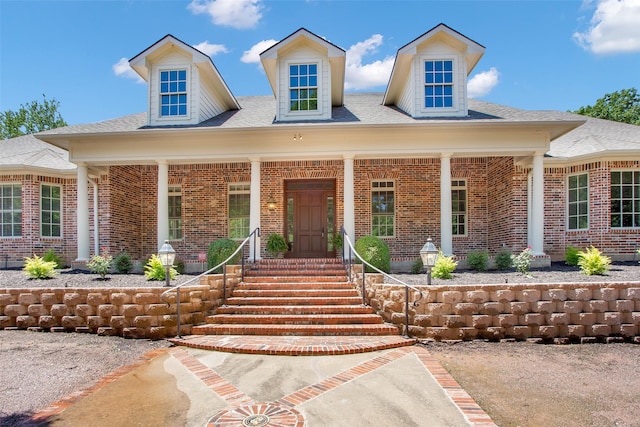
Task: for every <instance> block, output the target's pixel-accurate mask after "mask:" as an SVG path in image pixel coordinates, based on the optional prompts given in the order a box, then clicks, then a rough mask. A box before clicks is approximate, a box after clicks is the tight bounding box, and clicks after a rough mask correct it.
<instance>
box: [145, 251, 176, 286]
mask: <svg viewBox="0 0 640 427" xmlns="http://www.w3.org/2000/svg"><path fill="white" fill-rule="evenodd" d="M177 275H178V272H177V271H176V269H175V268H173V267H171V268H170V269H169V277H170V278H171V280H173V279H175V278H176V276H177ZM144 277H146V278H147V280H165V279H166V277H167V269H166V268H164V265H162V261H160V258H159V257H158V256H157V255H156V254H153V255H151V258H149V261H148V262H147V265H145V266H144Z"/></svg>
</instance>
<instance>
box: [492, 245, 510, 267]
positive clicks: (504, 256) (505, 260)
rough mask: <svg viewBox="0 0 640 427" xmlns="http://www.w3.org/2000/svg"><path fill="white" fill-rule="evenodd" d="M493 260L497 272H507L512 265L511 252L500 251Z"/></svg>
mask: <svg viewBox="0 0 640 427" xmlns="http://www.w3.org/2000/svg"><path fill="white" fill-rule="evenodd" d="M493 260H494V262H495V263H496V268H497V269H498V270H508V269H510V268H511V266H512V265H513V259H512V258H511V252H510V251H508V250H506V249H502V250H501V251H500V252H498V253H497V254H496V256H495V257H494V258H493Z"/></svg>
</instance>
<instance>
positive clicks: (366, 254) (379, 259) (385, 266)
mask: <svg viewBox="0 0 640 427" xmlns="http://www.w3.org/2000/svg"><path fill="white" fill-rule="evenodd" d="M354 248H355V250H356V252H357V253H358V254H359V255H360V256H361V257H362V258H363V259H364V260H365V261H366V262H368V263H369V264H371V265H373V266H374V267H376V268H377V269H379V270H381V271H384V272H385V273H388V272H389V271H391V255H390V254H389V246H387V244H386V243H385V242H384V240H382V239H381V238H379V237H376V236H362V237H361V238H359V239H358V240H357V241H356V244H355V246H354ZM356 262H357V263H361V261H360V259H357V260H356ZM365 271H367V272H369V273H373V272H374V271H375V270H373V269H372V268H371V267H369V266H366V269H365Z"/></svg>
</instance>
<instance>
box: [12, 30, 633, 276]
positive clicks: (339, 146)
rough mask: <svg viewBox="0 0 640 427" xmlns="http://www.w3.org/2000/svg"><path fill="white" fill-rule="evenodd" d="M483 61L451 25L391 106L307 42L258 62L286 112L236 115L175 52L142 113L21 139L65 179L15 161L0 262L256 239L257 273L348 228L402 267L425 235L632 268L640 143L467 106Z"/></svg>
mask: <svg viewBox="0 0 640 427" xmlns="http://www.w3.org/2000/svg"><path fill="white" fill-rule="evenodd" d="M484 50H485V48H484V47H483V46H482V45H480V44H478V43H476V42H475V41H473V40H471V39H469V38H467V37H465V36H464V35H462V34H460V33H458V32H457V31H455V30H453V29H451V28H449V27H448V26H446V25H444V24H440V25H438V26H436V27H434V28H432V29H431V30H429V31H427V32H426V33H424V34H422V35H420V36H419V37H417V38H416V39H415V40H413V41H411V42H409V43H408V44H406V45H405V46H403V47H402V48H400V49H399V50H398V52H397V55H396V59H395V64H394V68H393V71H392V74H391V77H390V80H389V83H388V86H387V88H386V90H385V92H384V93H345V92H344V76H345V66H346V65H345V51H344V50H343V49H341V48H340V47H338V46H336V45H334V44H332V43H329V42H327V41H326V40H324V39H322V38H320V37H318V36H317V35H315V34H313V33H312V32H310V31H308V30H306V29H299V30H298V31H296V32H294V33H292V34H291V35H289V36H287V37H286V38H284V39H283V40H281V41H280V42H279V43H277V44H276V45H274V46H272V47H271V48H269V49H267V50H266V51H264V52H263V53H262V54H261V61H262V65H263V67H264V70H265V74H266V78H267V79H268V81H269V83H270V85H271V88H272V90H273V94H274V96H250V97H236V96H234V95H233V93H232V91H231V89H230V88H229V87H228V86H227V85H226V83H225V81H224V79H223V77H222V75H221V74H220V73H219V71H218V70H217V68H216V67H215V65H214V64H213V62H212V61H211V59H210V58H209V57H208V56H206V55H205V54H203V53H202V52H200V51H198V50H197V49H195V48H193V47H191V46H189V45H187V44H185V43H183V42H182V41H180V40H179V39H177V38H175V37H173V36H171V35H167V36H165V37H164V38H162V39H160V40H159V41H157V42H156V43H154V44H153V45H151V46H150V47H149V48H147V49H145V50H144V51H142V52H141V53H140V54H138V55H136V56H135V57H133V59H131V61H130V65H131V67H132V68H133V69H134V70H135V71H136V72H137V73H138V74H139V75H140V76H141V77H142V78H143V79H144V80H145V81H146V82H147V84H148V99H149V103H148V109H147V111H146V112H144V113H140V114H135V115H130V116H125V117H121V118H117V119H114V120H109V121H105V122H100V123H95V124H87V125H75V126H68V127H64V128H59V129H54V130H51V131H47V132H43V133H40V134H37V135H36V136H27V137H21V139H25V140H28V141H29V143H30V144H32V145H34V146H35V145H38V144H39V146H40V148H41V153H42V157H43V158H48V157H52V156H53V157H55V156H57V158H60V159H63V160H64V161H62V162H61V163H59V164H58V163H50V164H46V165H45V166H38V165H31V164H27V163H25V161H24V159H23V158H21V157H19V156H18V157H15V156H14V157H11V156H10V157H9V158H6V157H5V156H4V155H3V156H2V158H3V159H2V162H1V163H0V188H1V189H2V193H1V194H0V196H1V197H2V223H1V226H2V234H1V235H0V248H1V253H2V255H0V256H4V257H5V258H4V260H5V262H21V260H22V257H23V256H25V255H29V254H31V253H33V252H37V251H39V250H41V249H46V248H48V247H54V248H55V249H56V251H58V252H59V253H62V254H64V256H65V257H67V258H68V259H70V260H73V259H80V260H82V259H87V258H89V257H90V256H91V254H93V253H95V252H96V251H98V250H99V248H101V247H107V248H109V250H110V251H111V252H112V253H115V252H117V251H119V250H122V249H125V250H127V251H128V252H129V253H130V254H132V255H133V256H134V257H136V258H143V257H145V256H147V255H149V254H151V253H154V252H156V251H157V249H158V247H159V245H160V244H161V243H162V242H163V241H164V240H165V239H169V240H170V241H171V244H172V245H173V247H174V248H175V250H176V252H177V253H178V256H179V257H180V258H182V259H184V260H185V261H187V262H188V261H194V260H196V259H197V257H198V254H199V253H201V252H205V251H206V248H207V246H208V245H209V243H211V242H212V241H214V240H216V239H218V238H221V237H231V238H235V239H241V238H243V237H245V236H247V235H248V233H249V232H250V231H251V230H253V229H255V228H256V227H260V230H261V235H262V242H260V241H259V242H258V243H259V245H260V251H259V253H260V255H259V256H260V257H264V256H267V255H266V254H265V252H264V241H265V240H266V239H265V237H266V236H268V235H270V234H272V233H280V234H283V235H284V236H285V237H286V238H287V240H288V241H289V243H290V247H291V250H290V252H289V253H288V254H287V256H291V257H302V258H304V257H307V258H311V257H333V256H336V251H335V247H334V245H333V236H335V234H336V233H338V232H339V229H340V227H344V228H345V230H346V231H347V233H348V234H349V236H351V238H352V240H355V239H357V238H358V237H361V236H364V235H369V234H374V235H378V236H380V237H382V238H383V239H385V241H386V242H387V243H388V245H389V247H390V249H391V253H392V258H393V261H394V263H395V264H394V265H396V266H399V265H401V264H402V263H407V262H411V261H413V260H414V259H416V258H417V257H418V253H419V250H420V248H421V247H422V245H423V244H424V243H425V241H426V240H427V238H428V237H431V238H432V239H433V240H434V242H435V243H436V245H437V246H439V247H441V248H442V250H443V252H444V253H447V254H455V255H459V256H464V255H465V254H467V253H468V252H470V251H472V250H478V249H483V250H484V249H487V250H489V251H490V252H491V253H496V252H497V251H499V250H500V249H502V248H506V249H509V250H512V251H514V252H518V251H520V250H522V249H524V248H525V247H527V246H530V247H531V248H532V249H533V251H534V253H535V254H536V255H537V256H539V259H540V260H542V261H543V262H549V261H550V260H552V259H562V258H563V256H564V251H565V248H566V247H567V246H569V245H571V246H575V247H585V246H589V245H594V246H596V247H598V248H599V249H601V250H603V251H604V252H605V253H606V254H608V255H611V256H614V257H617V258H627V259H628V258H631V257H633V256H634V253H635V250H636V247H637V246H638V242H639V241H640V239H639V237H640V190H638V189H639V188H640V127H638V126H633V125H626V124H622V123H614V122H609V121H605V120H599V119H592V118H587V117H583V116H578V115H574V114H570V113H564V112H557V111H524V110H518V109H514V108H510V107H506V106H503V105H497V104H492V103H487V102H482V101H478V100H474V99H469V98H468V97H467V84H466V83H467V77H468V76H469V75H470V73H471V72H472V70H473V69H474V67H475V66H476V64H477V63H478V61H479V60H480V59H481V57H482V55H483V53H484ZM17 140H18V139H14V140H6V141H2V145H1V146H0V147H9V146H11V147H13V148H12V150H16V147H19V145H18V142H19V141H17ZM2 151H3V152H5V148H3V149H2ZM67 153H68V154H67ZM65 156H68V159H66V158H65ZM76 183H80V185H76ZM0 262H2V260H1V259H0Z"/></svg>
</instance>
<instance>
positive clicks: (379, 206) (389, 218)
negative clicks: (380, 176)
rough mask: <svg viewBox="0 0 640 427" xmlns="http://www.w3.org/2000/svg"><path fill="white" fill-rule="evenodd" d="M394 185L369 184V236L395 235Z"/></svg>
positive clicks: (384, 182) (383, 183) (381, 182)
mask: <svg viewBox="0 0 640 427" xmlns="http://www.w3.org/2000/svg"><path fill="white" fill-rule="evenodd" d="M395 205H396V202H395V184H394V182H393V181H373V182H371V234H372V235H374V236H378V237H393V236H394V235H395V217H396V215H395V211H396V207H395Z"/></svg>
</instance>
